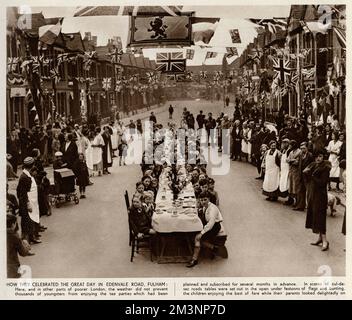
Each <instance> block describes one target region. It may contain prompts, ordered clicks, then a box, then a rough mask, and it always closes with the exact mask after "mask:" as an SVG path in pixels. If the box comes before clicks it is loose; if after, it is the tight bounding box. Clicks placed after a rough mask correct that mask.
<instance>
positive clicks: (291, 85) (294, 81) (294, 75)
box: [287, 71, 299, 91]
mask: <svg viewBox="0 0 352 320" xmlns="http://www.w3.org/2000/svg"><path fill="white" fill-rule="evenodd" d="M298 78H299V77H298V73H297V71H293V72H291V76H290V80H289V83H288V85H287V86H288V87H289V88H292V89H294V90H296V86H297V82H298ZM296 91H297V90H296Z"/></svg>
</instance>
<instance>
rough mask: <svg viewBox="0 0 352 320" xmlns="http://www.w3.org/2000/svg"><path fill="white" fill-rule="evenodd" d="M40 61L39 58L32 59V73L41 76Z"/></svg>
mask: <svg viewBox="0 0 352 320" xmlns="http://www.w3.org/2000/svg"><path fill="white" fill-rule="evenodd" d="M39 68H40V61H39V58H38V56H35V57H32V72H33V73H36V74H39Z"/></svg>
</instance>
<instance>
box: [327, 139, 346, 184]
mask: <svg viewBox="0 0 352 320" xmlns="http://www.w3.org/2000/svg"><path fill="white" fill-rule="evenodd" d="M341 145H342V142H341V141H336V143H335V142H334V141H333V140H332V141H330V142H329V145H328V147H327V150H328V151H329V152H331V151H332V152H337V153H340V149H341ZM329 161H330V162H331V170H330V178H339V177H340V167H339V160H338V155H336V154H330V156H329Z"/></svg>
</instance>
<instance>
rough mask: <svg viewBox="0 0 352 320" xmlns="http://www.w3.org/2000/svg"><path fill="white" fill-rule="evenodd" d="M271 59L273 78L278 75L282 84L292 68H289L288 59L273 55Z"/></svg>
mask: <svg viewBox="0 0 352 320" xmlns="http://www.w3.org/2000/svg"><path fill="white" fill-rule="evenodd" d="M272 61H273V69H274V72H275V75H274V79H275V78H277V77H279V79H280V82H281V84H284V83H285V82H287V81H286V79H287V78H289V77H290V75H291V71H292V68H290V60H287V59H279V58H276V57H273V58H272ZM287 80H288V79H287Z"/></svg>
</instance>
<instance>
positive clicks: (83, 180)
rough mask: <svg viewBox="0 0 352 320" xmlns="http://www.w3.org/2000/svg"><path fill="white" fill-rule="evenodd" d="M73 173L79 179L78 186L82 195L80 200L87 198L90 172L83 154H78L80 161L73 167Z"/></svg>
mask: <svg viewBox="0 0 352 320" xmlns="http://www.w3.org/2000/svg"><path fill="white" fill-rule="evenodd" d="M73 172H74V174H75V176H76V178H77V185H78V186H79V192H80V194H81V196H80V199H83V198H85V197H86V195H85V192H86V186H87V185H88V184H89V172H88V167H87V163H86V160H85V158H84V154H83V153H79V154H78V160H77V161H76V163H75V165H74V167H73Z"/></svg>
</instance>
